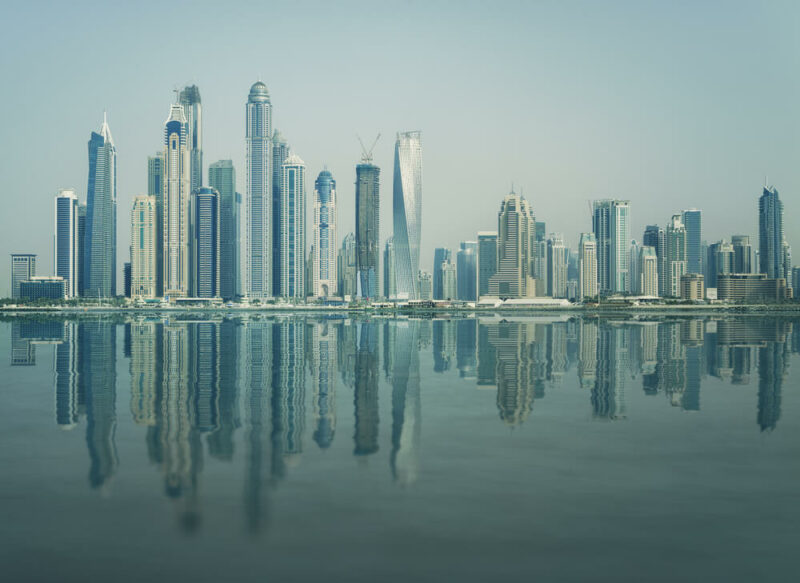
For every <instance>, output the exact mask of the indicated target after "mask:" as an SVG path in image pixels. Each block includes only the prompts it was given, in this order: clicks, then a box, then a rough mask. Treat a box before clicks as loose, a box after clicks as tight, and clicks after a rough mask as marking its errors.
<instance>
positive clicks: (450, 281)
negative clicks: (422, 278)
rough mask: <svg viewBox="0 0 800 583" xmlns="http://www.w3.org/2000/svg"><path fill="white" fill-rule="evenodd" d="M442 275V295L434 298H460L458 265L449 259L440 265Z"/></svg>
mask: <svg viewBox="0 0 800 583" xmlns="http://www.w3.org/2000/svg"><path fill="white" fill-rule="evenodd" d="M439 270H440V271H441V275H442V297H441V298H433V299H443V300H454V299H456V298H458V277H459V273H458V267H457V265H456V264H455V263H453V262H452V261H451V260H449V259H447V260H446V261H445V262H444V263H442V264H441V266H439Z"/></svg>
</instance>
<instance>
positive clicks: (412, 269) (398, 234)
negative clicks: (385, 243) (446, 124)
mask: <svg viewBox="0 0 800 583" xmlns="http://www.w3.org/2000/svg"><path fill="white" fill-rule="evenodd" d="M420 136H421V134H420V132H405V133H400V134H397V141H396V142H395V149H394V188H393V205H392V212H393V219H394V253H395V277H396V278H397V295H398V296H400V297H404V298H408V299H411V300H414V299H417V298H419V297H420V293H419V285H418V283H419V279H418V278H417V274H418V272H419V247H420V238H421V236H422V142H421V141H420Z"/></svg>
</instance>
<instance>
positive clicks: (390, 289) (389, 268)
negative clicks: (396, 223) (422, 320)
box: [383, 237, 397, 299]
mask: <svg viewBox="0 0 800 583" xmlns="http://www.w3.org/2000/svg"><path fill="white" fill-rule="evenodd" d="M383 295H384V296H386V298H387V299H388V298H394V297H397V279H396V278H395V275H394V239H392V238H391V237H389V238H388V239H387V240H386V246H385V247H384V250H383Z"/></svg>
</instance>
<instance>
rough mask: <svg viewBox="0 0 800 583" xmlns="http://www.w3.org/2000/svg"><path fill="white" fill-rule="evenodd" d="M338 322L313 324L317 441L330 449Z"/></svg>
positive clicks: (313, 400) (312, 362)
mask: <svg viewBox="0 0 800 583" xmlns="http://www.w3.org/2000/svg"><path fill="white" fill-rule="evenodd" d="M336 354H337V352H336V325H334V323H333V321H323V322H319V323H317V322H314V323H312V324H311V352H310V355H311V383H312V384H311V386H312V406H313V411H314V435H313V438H314V441H315V442H316V444H317V445H318V446H319V447H320V448H322V449H327V448H328V447H330V445H331V443H332V442H333V435H334V432H335V431H336Z"/></svg>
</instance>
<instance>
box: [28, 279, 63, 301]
mask: <svg viewBox="0 0 800 583" xmlns="http://www.w3.org/2000/svg"><path fill="white" fill-rule="evenodd" d="M66 293H67V282H66V281H64V278H63V277H59V276H57V275H41V276H37V275H34V276H33V277H31V278H30V279H26V280H25V281H21V282H19V298H20V299H22V300H27V301H30V302H34V301H36V300H63V299H64V298H65V297H66Z"/></svg>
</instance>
